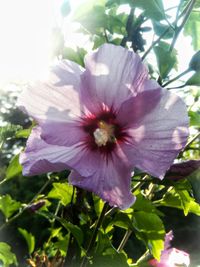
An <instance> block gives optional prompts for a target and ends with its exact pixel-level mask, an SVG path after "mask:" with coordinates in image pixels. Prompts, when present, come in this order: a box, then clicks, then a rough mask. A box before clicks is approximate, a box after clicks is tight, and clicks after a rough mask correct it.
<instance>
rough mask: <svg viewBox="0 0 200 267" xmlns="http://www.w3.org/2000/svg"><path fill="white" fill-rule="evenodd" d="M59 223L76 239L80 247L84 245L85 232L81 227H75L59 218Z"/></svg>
mask: <svg viewBox="0 0 200 267" xmlns="http://www.w3.org/2000/svg"><path fill="white" fill-rule="evenodd" d="M58 220H59V222H60V223H61V224H62V225H63V226H64V227H65V228H66V229H67V230H68V231H69V232H70V233H71V234H72V235H73V236H74V237H75V239H76V241H77V242H78V244H79V246H81V244H82V243H83V232H82V230H81V228H80V227H78V226H77V225H74V224H72V223H70V222H67V221H66V220H64V219H62V218H59V219H58Z"/></svg>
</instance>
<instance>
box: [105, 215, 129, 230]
mask: <svg viewBox="0 0 200 267" xmlns="http://www.w3.org/2000/svg"><path fill="white" fill-rule="evenodd" d="M112 225H115V226H118V227H120V228H123V229H126V230H127V229H133V224H132V221H131V219H130V218H129V216H128V214H126V213H123V212H118V213H117V214H116V215H115V217H114V218H113V219H112V221H111V222H110V223H109V225H108V226H107V227H108V228H110V226H112Z"/></svg>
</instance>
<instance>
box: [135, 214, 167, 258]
mask: <svg viewBox="0 0 200 267" xmlns="http://www.w3.org/2000/svg"><path fill="white" fill-rule="evenodd" d="M133 225H134V228H135V229H136V231H137V236H138V237H139V238H140V239H142V240H143V241H144V242H145V244H146V246H147V247H148V248H149V249H150V250H151V253H152V255H153V256H154V258H156V259H157V260H159V259H160V253H161V250H163V248H164V237H165V228H164V225H163V222H162V220H161V219H160V217H159V216H158V215H156V214H154V213H149V212H144V211H138V212H134V214H133Z"/></svg>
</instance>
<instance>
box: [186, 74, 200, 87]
mask: <svg viewBox="0 0 200 267" xmlns="http://www.w3.org/2000/svg"><path fill="white" fill-rule="evenodd" d="M185 84H186V85H197V86H200V71H197V72H195V73H194V74H193V75H192V77H190V78H189V80H187V82H186V83H185Z"/></svg>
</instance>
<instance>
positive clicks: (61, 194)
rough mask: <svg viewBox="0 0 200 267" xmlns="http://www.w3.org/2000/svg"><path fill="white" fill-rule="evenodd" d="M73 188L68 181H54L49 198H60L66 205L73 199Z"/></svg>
mask: <svg viewBox="0 0 200 267" xmlns="http://www.w3.org/2000/svg"><path fill="white" fill-rule="evenodd" d="M73 190H75V188H74V187H73V186H72V185H69V184H68V183H53V189H52V190H51V191H50V192H49V194H48V197H49V198H55V199H59V200H60V201H61V203H62V204H63V205H64V206H66V205H68V204H69V203H70V202H71V200H72V195H73Z"/></svg>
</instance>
